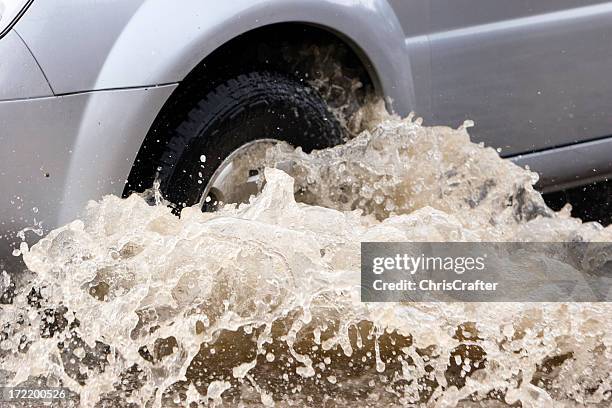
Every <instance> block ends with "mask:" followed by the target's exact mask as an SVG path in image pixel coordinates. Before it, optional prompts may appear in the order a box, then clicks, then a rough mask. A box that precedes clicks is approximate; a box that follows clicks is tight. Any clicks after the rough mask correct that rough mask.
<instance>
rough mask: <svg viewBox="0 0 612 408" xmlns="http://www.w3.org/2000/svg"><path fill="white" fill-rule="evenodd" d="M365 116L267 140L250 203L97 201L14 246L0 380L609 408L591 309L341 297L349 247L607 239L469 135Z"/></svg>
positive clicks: (178, 395)
mask: <svg viewBox="0 0 612 408" xmlns="http://www.w3.org/2000/svg"><path fill="white" fill-rule="evenodd" d="M364 115H366V116H367V115H370V116H371V118H370V119H369V120H373V121H374V122H375V123H376V125H375V126H373V128H372V130H371V131H370V132H364V133H362V134H361V135H359V136H358V137H356V138H354V139H352V140H350V141H348V142H347V143H346V144H344V145H341V146H337V147H335V148H332V149H326V150H323V151H318V152H313V153H312V154H305V153H303V152H301V151H300V150H299V149H298V150H293V149H290V148H289V147H288V146H283V145H277V146H276V147H274V148H271V149H270V150H269V151H268V153H267V159H266V160H267V165H268V166H269V168H267V169H266V171H265V179H266V184H265V187H264V190H263V192H262V193H261V194H260V195H259V196H257V197H254V198H252V200H251V202H250V203H249V204H243V205H240V206H239V207H233V206H226V207H224V208H222V209H221V210H219V211H218V212H215V213H202V212H200V210H199V209H197V208H187V209H185V210H183V212H182V215H181V218H180V219H179V218H177V217H175V216H174V215H172V213H171V211H170V210H169V209H168V208H167V207H165V206H163V205H160V204H159V203H158V205H154V206H150V205H148V204H147V203H146V201H145V200H144V199H143V198H142V197H140V196H136V195H133V196H131V197H129V198H128V199H125V200H122V199H119V198H117V197H113V196H108V197H105V198H104V199H103V200H101V201H100V202H91V203H90V204H89V206H88V207H87V209H86V212H85V214H84V216H83V217H82V219H80V220H77V221H74V222H72V223H70V224H68V225H66V226H64V227H62V228H59V229H57V230H55V231H52V232H51V233H49V234H48V235H47V236H46V237H45V238H44V239H42V240H41V241H40V242H39V243H38V244H36V245H34V246H33V247H32V248H30V249H28V248H27V246H26V245H25V244H23V245H22V248H21V252H22V253H23V257H24V260H25V262H26V264H27V265H28V267H29V269H30V270H31V271H33V273H34V274H35V276H34V278H32V281H31V282H30V283H29V284H28V285H24V286H22V287H21V288H20V289H19V290H18V293H17V295H16V296H15V297H14V299H13V303H12V304H11V305H2V306H1V307H2V312H1V316H2V318H1V319H2V333H1V335H2V337H1V338H0V339H1V342H0V361H1V371H0V378H2V379H3V382H5V383H6V384H9V385H15V384H22V383H24V382H33V381H39V382H43V383H45V384H51V385H58V384H62V385H63V386H66V387H69V388H70V389H71V391H73V392H74V398H75V399H73V400H71V401H67V402H65V404H66V405H70V404H79V403H80V405H82V406H94V405H96V404H98V406H198V405H211V406H215V405H216V406H258V405H264V406H314V407H320V406H355V405H356V406H360V407H362V406H432V407H450V406H457V405H459V406H465V407H474V406H488V407H494V406H516V407H518V406H523V407H549V406H550V407H552V406H555V407H556V406H587V405H588V406H599V407H604V406H605V407H607V406H609V405H610V400H611V393H612V378H611V374H610V373H611V372H612V358H611V357H612V356H611V350H610V347H611V346H612V337H611V336H612V335H611V333H610V327H612V313H611V312H612V308H611V307H610V306H609V304H606V303H599V304H598V303H592V304H588V303H582V304H571V303H564V304H563V303H557V304H543V303H525V304H520V303H501V304H499V303H495V304H484V303H469V304H464V303H452V304H445V303H401V304H397V303H396V304H385V303H378V304H373V303H361V302H360V300H359V299H360V298H359V283H360V275H359V270H360V265H359V262H360V256H359V251H360V242H362V241H566V240H580V241H612V228H611V227H608V228H603V227H601V226H600V225H599V224H594V223H593V224H583V223H581V222H580V221H579V220H577V219H572V218H570V217H569V212H568V211H567V209H566V210H563V211H562V212H560V213H554V212H552V211H551V210H549V209H548V208H547V207H546V206H545V205H544V202H543V200H542V198H541V197H540V195H539V194H538V193H537V192H535V191H534V190H533V188H532V184H533V183H534V182H535V181H536V176H535V175H534V174H533V173H531V172H529V171H526V170H524V169H521V168H518V167H517V166H515V165H513V164H512V163H510V162H508V161H504V160H501V159H500V158H499V157H498V155H497V153H496V152H495V151H494V150H492V149H489V148H484V147H482V146H479V145H475V144H472V143H470V142H469V136H468V133H467V130H466V127H467V125H468V124H466V126H464V127H461V128H459V129H457V130H454V129H450V128H444V127H434V128H429V127H423V126H422V125H421V123H420V121H418V120H417V121H413V120H412V118H408V119H405V120H400V119H398V118H392V117H388V116H387V117H385V116H381V115H380V114H378V115H376V114H373V113H372V112H370V113H369V114H368V113H367V112H366V113H364ZM280 169H282V170H280ZM296 198H297V201H296ZM4 278H5V279H6V277H4Z"/></svg>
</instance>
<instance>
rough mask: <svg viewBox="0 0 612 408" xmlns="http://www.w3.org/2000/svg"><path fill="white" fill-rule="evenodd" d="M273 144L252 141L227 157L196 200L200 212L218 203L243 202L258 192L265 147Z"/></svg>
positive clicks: (260, 184) (269, 140) (210, 209)
mask: <svg viewBox="0 0 612 408" xmlns="http://www.w3.org/2000/svg"><path fill="white" fill-rule="evenodd" d="M276 143H278V140H276V139H259V140H254V141H252V142H249V143H246V144H244V145H242V146H240V147H239V148H238V149H236V150H234V151H233V152H232V153H231V154H230V155H229V156H227V158H226V159H225V160H223V162H222V163H221V165H220V166H219V168H218V169H217V170H216V171H215V172H214V174H213V176H212V177H211V179H210V181H209V182H208V184H207V185H206V189H205V190H204V194H203V195H202V200H201V202H200V205H201V207H202V211H213V210H215V209H217V208H218V207H219V205H220V204H230V203H232V204H234V203H236V204H237V203H246V202H248V201H249V198H250V197H251V196H252V195H256V194H257V193H259V192H260V191H261V187H262V181H261V178H260V174H261V172H262V171H263V163H264V159H265V157H266V150H267V149H268V148H269V147H271V146H273V145H275V144H276Z"/></svg>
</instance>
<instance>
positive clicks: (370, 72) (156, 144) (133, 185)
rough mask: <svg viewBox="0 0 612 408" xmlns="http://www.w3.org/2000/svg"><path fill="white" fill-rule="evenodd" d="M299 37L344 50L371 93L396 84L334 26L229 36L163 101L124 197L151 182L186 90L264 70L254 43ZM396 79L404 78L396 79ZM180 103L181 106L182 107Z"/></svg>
mask: <svg viewBox="0 0 612 408" xmlns="http://www.w3.org/2000/svg"><path fill="white" fill-rule="evenodd" d="M296 3H297V2H296ZM395 21H396V20H395ZM300 36H302V37H303V40H304V41H306V40H308V41H310V40H313V41H315V43H316V41H320V42H321V43H325V44H327V42H335V43H337V44H340V45H342V46H344V47H346V49H347V50H348V51H347V52H346V53H347V54H350V55H348V57H347V61H342V63H345V62H346V63H347V64H348V65H354V63H355V64H357V65H359V67H358V68H359V69H363V73H364V75H360V74H356V76H359V79H360V80H361V82H365V83H366V86H368V85H371V87H372V89H374V90H375V92H376V93H377V94H378V95H380V96H387V97H388V96H389V93H388V92H387V91H388V89H389V83H388V82H389V79H395V80H397V79H398V77H397V76H391V77H389V76H386V75H385V74H388V72H387V68H388V66H385V65H384V64H383V65H382V67H381V66H380V60H376V61H377V62H378V64H377V62H375V60H372V58H371V55H370V54H368V51H367V49H364V47H363V46H362V44H359V43H357V42H356V41H355V40H354V39H353V38H352V37H351V36H349V35H347V34H346V33H344V32H342V31H338V30H337V29H336V28H335V27H329V26H325V25H323V24H321V23H319V22H308V21H306V22H305V21H289V22H287V21H284V22H279V23H271V24H267V25H263V26H259V27H256V28H254V29H252V30H249V31H246V32H241V33H240V34H239V35H236V36H233V37H232V38H230V39H229V40H228V41H226V42H224V43H223V44H222V45H220V46H219V47H217V48H215V49H214V50H212V51H211V52H209V53H208V54H207V55H206V56H205V57H204V58H203V59H202V60H200V61H198V63H197V64H196V65H195V66H193V67H192V68H191V70H190V71H189V72H188V73H187V74H185V76H184V77H183V78H182V80H181V83H180V85H179V87H178V88H177V89H176V90H175V91H174V93H173V95H172V96H171V97H170V98H169V100H168V101H167V102H166V104H165V105H164V108H163V109H162V111H161V112H160V114H159V115H158V117H157V119H156V121H155V122H154V123H153V125H152V127H151V129H150V131H149V132H148V134H147V136H146V137H145V139H144V140H143V142H142V145H141V148H140V149H139V152H138V154H137V156H136V159H135V161H134V166H133V168H132V170H131V172H130V175H129V177H128V183H127V184H126V188H125V190H124V196H125V195H128V194H129V193H131V192H132V191H142V190H143V189H144V188H148V187H149V186H150V185H151V184H152V182H153V179H154V177H155V168H154V167H155V166H154V165H153V163H155V162H156V156H158V155H159V154H160V150H162V149H163V146H164V145H165V143H167V140H164V139H163V137H160V134H163V130H161V129H163V128H164V127H169V126H170V125H169V124H168V122H169V121H171V120H172V119H168V118H171V117H172V116H173V115H172V112H176V111H177V109H188V106H187V105H188V103H189V102H185V101H189V97H185V93H188V92H190V91H189V89H190V88H193V87H198V88H206V87H211V86H212V84H213V83H214V81H215V78H216V76H217V75H224V74H227V73H228V72H232V70H233V69H237V70H240V68H241V67H244V66H249V67H252V68H255V67H256V66H257V67H260V66H263V68H264V69H265V68H266V63H262V62H261V61H259V60H261V59H262V55H261V54H262V53H263V54H264V57H263V59H266V58H265V51H263V52H259V51H257V52H255V51H254V49H255V48H256V47H257V46H258V45H262V46H265V45H266V44H268V42H269V41H273V40H274V38H281V39H283V40H286V41H289V42H292V44H293V45H294V46H295V47H297V46H299V41H300ZM287 39H288V40H287ZM402 40H403V37H402ZM317 44H318V43H317ZM402 45H403V41H402ZM277 57H279V55H278V52H277V53H276V54H274V55H272V57H270V58H268V59H269V60H274V59H275V58H277ZM338 58H340V57H338ZM267 65H269V66H272V67H273V68H272V69H273V70H276V71H279V70H280V71H283V69H285V68H287V70H286V71H284V72H285V73H287V74H293V72H289V68H288V67H284V68H283V65H282V64H275V63H274V61H272V62H271V63H270V62H268V63H267ZM182 69H183V68H181V70H182ZM381 69H382V72H381ZM235 73H236V74H240V73H244V72H239V71H236V72H235ZM181 75H183V74H181ZM399 78H403V77H402V76H399ZM395 87H396V85H393V86H391V89H395ZM406 95H408V97H407V98H402V100H400V101H397V100H396V101H395V102H399V104H397V103H396V105H399V109H398V110H399V111H400V113H402V112H403V111H405V110H406V109H405V108H406V105H409V102H408V103H407V101H408V100H411V98H410V92H406ZM390 99H393V97H392V96H391V98H390ZM181 104H182V105H183V107H181ZM389 106H390V107H393V105H391V104H389Z"/></svg>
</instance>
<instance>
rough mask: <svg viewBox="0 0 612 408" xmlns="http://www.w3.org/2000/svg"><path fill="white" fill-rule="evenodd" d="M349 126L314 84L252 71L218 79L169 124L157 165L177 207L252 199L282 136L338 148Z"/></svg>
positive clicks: (312, 145) (165, 190) (205, 207)
mask: <svg viewBox="0 0 612 408" xmlns="http://www.w3.org/2000/svg"><path fill="white" fill-rule="evenodd" d="M342 136H343V131H342V127H341V126H340V124H339V122H338V121H337V119H336V118H335V117H334V115H333V114H332V113H331V112H330V111H329V109H328V107H327V105H326V103H325V101H324V100H323V99H322V98H321V96H320V95H319V94H318V93H317V92H316V90H314V89H313V88H311V87H309V86H308V85H305V84H304V83H302V82H300V81H298V80H296V79H293V78H289V77H287V76H284V75H281V74H277V73H271V72H252V73H250V74H246V75H239V76H237V77H235V78H233V79H229V80H226V81H225V82H223V83H221V84H218V85H217V86H216V87H215V88H214V89H213V90H211V91H210V92H209V93H208V94H207V95H206V96H205V97H204V98H202V99H201V100H200V101H199V102H197V103H196V104H195V106H194V107H193V109H191V111H189V112H187V114H186V115H185V117H184V120H182V122H181V123H180V125H178V126H177V127H176V128H174V129H171V130H170V138H169V142H168V144H167V146H166V148H165V150H164V152H163V153H162V155H161V157H160V159H159V163H158V166H157V170H158V180H159V183H160V190H161V192H162V194H163V195H164V197H165V198H166V199H167V200H168V201H170V202H171V203H173V204H174V205H175V209H176V210H177V212H178V211H180V209H181V208H183V207H186V206H192V205H195V204H198V203H199V204H200V205H202V208H203V210H210V209H214V208H215V205H216V203H217V202H224V203H238V202H245V201H247V200H248V198H249V197H250V196H251V195H252V194H254V193H257V189H258V185H260V184H261V183H257V182H255V179H257V178H258V177H257V176H258V173H259V172H260V171H261V170H262V169H261V162H262V161H263V157H264V155H265V150H266V149H267V148H268V147H269V146H270V145H271V144H274V143H277V142H278V141H284V142H287V143H289V144H291V145H293V146H301V147H302V148H303V149H304V151H311V150H313V149H321V148H325V147H329V146H333V145H335V144H338V143H340V142H341V141H342Z"/></svg>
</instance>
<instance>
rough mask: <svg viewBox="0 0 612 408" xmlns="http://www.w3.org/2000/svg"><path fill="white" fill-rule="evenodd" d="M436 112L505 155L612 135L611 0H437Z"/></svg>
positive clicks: (433, 40) (433, 37) (432, 42)
mask: <svg viewBox="0 0 612 408" xmlns="http://www.w3.org/2000/svg"><path fill="white" fill-rule="evenodd" d="M429 18H430V29H429V35H428V37H429V46H430V52H431V70H430V74H431V77H430V81H431V112H429V113H430V115H431V119H432V120H433V121H434V122H435V123H439V124H451V125H458V124H460V123H461V122H462V121H463V120H464V119H468V118H469V119H473V120H474V121H475V123H476V127H475V128H474V129H473V130H472V132H470V133H471V134H472V135H473V138H474V139H476V140H477V141H483V142H485V144H487V145H490V146H494V147H500V148H502V155H505V156H510V155H514V154H518V153H523V152H532V151H539V150H544V149H548V148H552V147H559V146H565V145H570V144H573V143H576V142H581V141H586V140H592V139H597V138H602V137H605V136H610V135H612V80H610V79H611V75H612V2H606V1H601V0H599V1H598V0H554V1H548V0H512V1H508V0H431V1H430V17H429Z"/></svg>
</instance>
